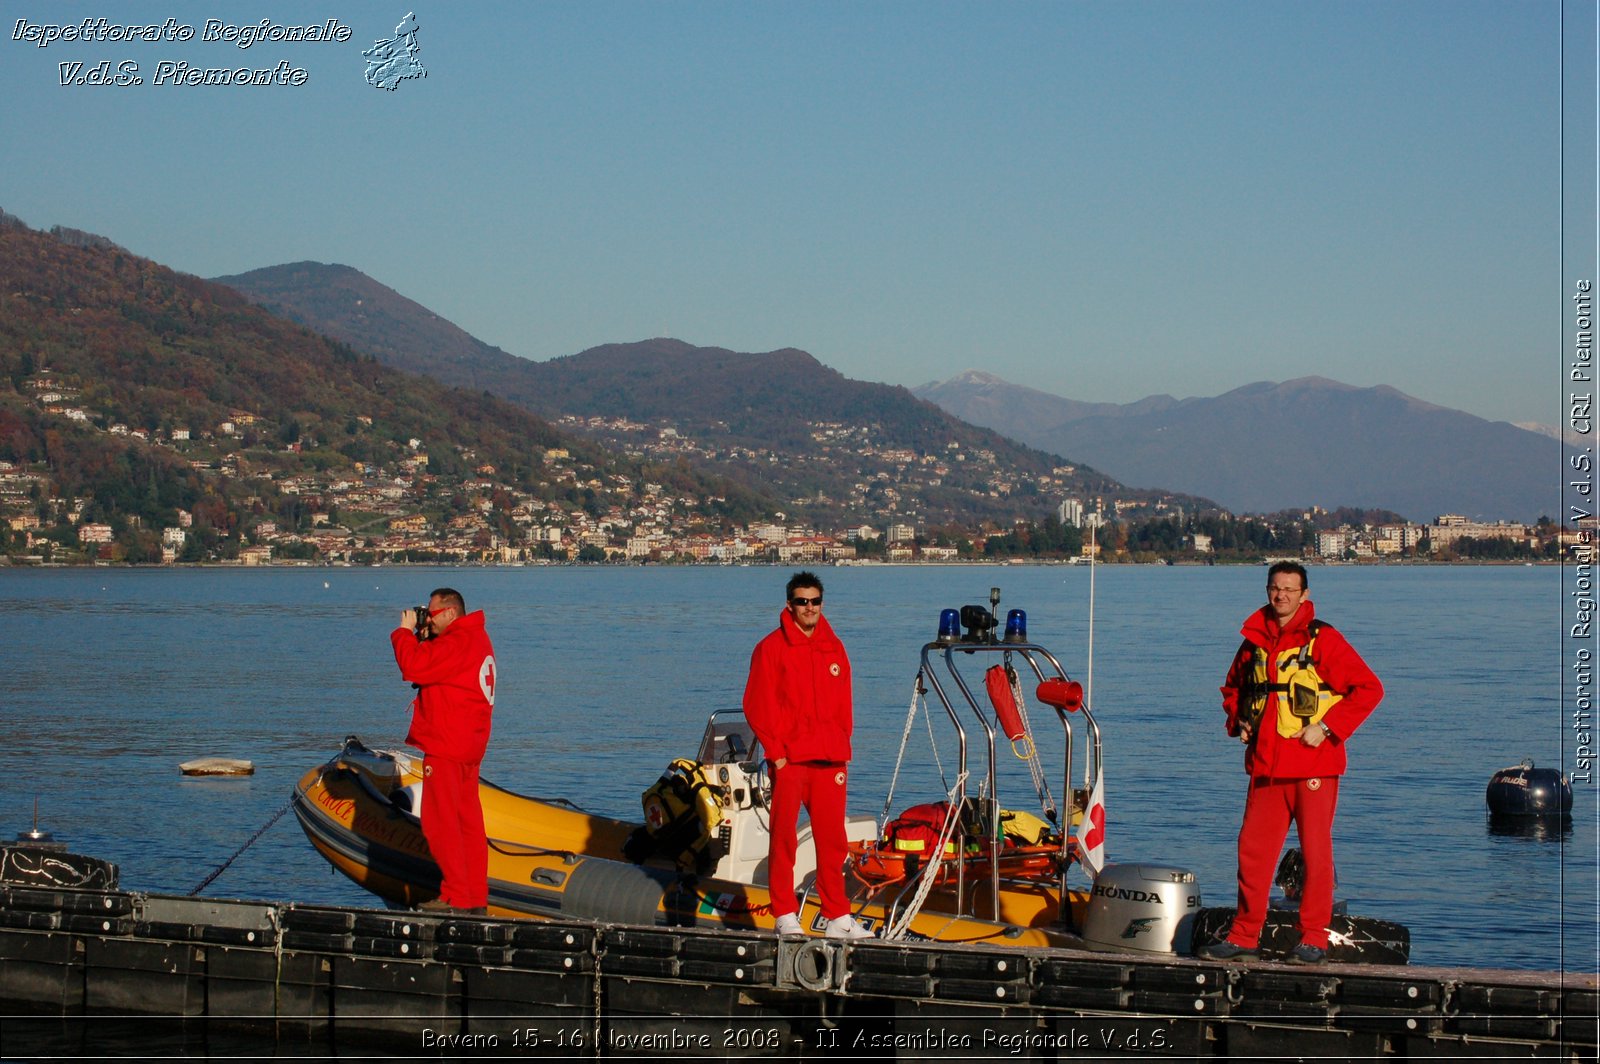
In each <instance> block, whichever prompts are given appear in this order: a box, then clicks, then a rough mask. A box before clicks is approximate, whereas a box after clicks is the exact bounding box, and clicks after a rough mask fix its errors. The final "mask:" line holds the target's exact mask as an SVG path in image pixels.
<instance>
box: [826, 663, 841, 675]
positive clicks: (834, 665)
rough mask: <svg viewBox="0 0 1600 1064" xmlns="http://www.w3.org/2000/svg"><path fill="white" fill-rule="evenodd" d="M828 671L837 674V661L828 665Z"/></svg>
mask: <svg viewBox="0 0 1600 1064" xmlns="http://www.w3.org/2000/svg"><path fill="white" fill-rule="evenodd" d="M828 671H829V672H830V673H832V674H833V675H835V676H837V675H839V663H838V662H837V661H836V662H834V663H833V664H832V665H829V666H828Z"/></svg>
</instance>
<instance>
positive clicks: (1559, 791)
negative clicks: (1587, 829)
mask: <svg viewBox="0 0 1600 1064" xmlns="http://www.w3.org/2000/svg"><path fill="white" fill-rule="evenodd" d="M1483 797H1484V801H1486V802H1488V803H1489V812H1490V814H1491V815H1493V816H1497V817H1503V816H1504V817H1510V816H1518V817H1549V816H1570V815H1571V814H1572V783H1571V781H1570V780H1568V779H1567V777H1566V776H1564V775H1563V774H1562V773H1561V772H1560V771H1559V770H1558V769H1553V768H1535V767H1534V766H1533V762H1532V761H1524V762H1523V763H1522V764H1520V765H1512V766H1511V767H1510V768H1503V769H1501V770H1500V771H1499V772H1496V773H1495V774H1494V775H1493V776H1492V777H1490V779H1489V789H1488V791H1486V792H1485V793H1484V796H1483Z"/></svg>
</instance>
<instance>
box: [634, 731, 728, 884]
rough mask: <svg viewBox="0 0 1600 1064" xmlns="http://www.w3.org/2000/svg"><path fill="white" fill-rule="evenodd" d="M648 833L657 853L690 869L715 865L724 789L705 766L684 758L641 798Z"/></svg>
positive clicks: (645, 827) (669, 768)
mask: <svg viewBox="0 0 1600 1064" xmlns="http://www.w3.org/2000/svg"><path fill="white" fill-rule="evenodd" d="M640 801H641V802H642V804H643V806H644V831H645V833H646V834H647V835H648V837H649V839H650V840H651V841H652V842H653V843H654V847H653V848H654V851H655V852H656V853H659V854H661V855H663V856H666V857H672V858H675V859H676V860H677V861H678V863H679V864H680V865H681V866H683V867H685V868H688V869H695V868H699V869H700V870H702V871H704V870H705V868H707V867H709V866H710V865H711V864H714V863H715V862H716V860H717V859H718V857H719V856H720V854H717V853H713V852H712V851H713V850H714V849H715V847H714V845H713V843H714V842H715V841H716V840H717V838H718V834H719V829H720V828H721V826H722V788H720V787H718V786H716V785H715V784H713V783H712V782H711V781H710V780H709V779H707V778H706V771H705V766H704V765H701V764H700V763H699V762H698V761H690V760H689V759H688V758H683V757H680V758H678V759H676V760H675V761H673V762H672V764H670V765H668V766H667V770H666V771H665V772H663V773H662V774H661V778H660V779H658V780H656V782H655V783H654V784H653V785H652V786H651V787H650V788H649V789H648V790H646V791H645V792H644V794H643V795H641V796H640Z"/></svg>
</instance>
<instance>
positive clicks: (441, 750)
mask: <svg viewBox="0 0 1600 1064" xmlns="http://www.w3.org/2000/svg"><path fill="white" fill-rule="evenodd" d="M389 642H390V643H392V644H394V660H395V661H397V662H398V663H399V664H400V675H401V676H402V677H404V678H405V679H407V680H409V681H411V682H412V683H416V684H421V685H422V689H421V690H420V691H418V692H417V697H416V699H415V700H413V701H412V703H411V731H410V732H409V733H408V734H407V735H406V742H408V743H411V744H412V745H413V746H415V747H417V748H418V749H419V750H421V751H422V752H423V753H425V754H430V755H432V756H435V757H446V758H449V759H450V760H452V761H466V762H470V763H474V764H475V763H477V762H479V761H482V760H483V752H484V750H486V749H487V748H488V746H489V725H490V717H491V715H492V714H493V712H494V689H495V683H496V682H497V680H498V679H499V677H498V676H497V675H496V672H495V664H494V647H493V646H491V645H490V644H489V633H488V632H487V631H485V630H484V627H483V611H482V610H478V611H477V612H476V613H469V614H467V615H466V616H465V617H457V618H456V619H455V621H454V622H452V623H451V625H450V627H448V628H446V629H445V630H444V634H443V635H441V636H439V637H438V638H437V639H429V640H427V641H426V642H420V643H419V642H418V641H417V637H416V636H415V635H414V634H412V631H411V629H409V628H396V629H395V630H394V631H392V632H390V633H389Z"/></svg>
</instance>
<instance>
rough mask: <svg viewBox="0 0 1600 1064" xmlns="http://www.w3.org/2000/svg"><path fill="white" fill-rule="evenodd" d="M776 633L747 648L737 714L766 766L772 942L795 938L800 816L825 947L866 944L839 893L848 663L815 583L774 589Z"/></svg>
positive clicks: (795, 581) (803, 577) (805, 577)
mask: <svg viewBox="0 0 1600 1064" xmlns="http://www.w3.org/2000/svg"><path fill="white" fill-rule="evenodd" d="M784 597H785V600H786V603H787V604H786V606H785V607H784V610H783V612H782V613H780V614H779V615H778V627H777V628H776V629H775V630H774V631H773V632H772V633H771V634H770V635H768V636H767V637H766V638H765V639H763V640H761V642H759V643H757V644H756V649H755V652H754V653H752V654H751V655H750V678H749V680H748V681H747V682H746V683H745V688H744V715H745V719H746V720H748V721H749V722H750V727H751V728H752V729H753V730H754V731H755V733H756V738H757V739H759V740H761V746H762V749H764V750H765V751H766V753H767V760H768V761H769V762H770V763H771V764H772V811H771V812H772V815H771V819H770V825H771V841H770V844H769V848H768V851H767V886H768V888H769V890H770V891H771V894H772V915H773V916H774V917H776V918H777V927H776V930H777V932H778V934H780V935H799V934H804V933H805V932H804V929H803V928H802V927H801V926H800V917H799V915H798V913H799V908H800V906H799V903H798V900H797V899H796V898H795V893H794V857H795V851H796V849H797V847H798V845H799V843H798V840H797V838H796V835H797V832H796V825H797V824H798V822H799V820H800V807H801V806H802V805H803V806H805V809H806V812H807V813H808V814H809V815H810V817H811V839H812V842H813V843H814V845H815V846H816V852H817V879H816V884H817V895H818V898H819V900H820V901H821V904H822V915H823V917H824V918H825V919H826V920H827V928H826V931H825V933H826V935H827V937H828V938H845V939H849V938H870V937H871V935H872V933H871V932H870V931H868V930H866V929H865V928H864V927H862V926H861V925H859V924H857V923H856V922H855V919H854V918H853V917H851V915H850V900H849V898H848V897H847V896H846V895H845V890H844V862H845V858H846V857H847V856H848V854H849V844H848V842H847V840H846V837H845V826H844V818H845V797H846V789H847V788H846V783H847V776H848V768H847V766H848V765H849V762H850V733H851V730H852V728H853V726H854V723H853V717H852V709H851V698H850V659H849V658H848V657H846V656H845V652H844V644H843V643H841V642H839V637H838V636H836V635H834V634H833V628H832V627H830V626H829V624H828V621H827V618H825V617H823V616H822V581H821V580H818V579H817V577H816V576H815V575H814V574H812V573H806V572H801V573H796V574H794V576H793V577H791V578H790V580H789V583H788V586H787V587H785V588H784Z"/></svg>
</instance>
